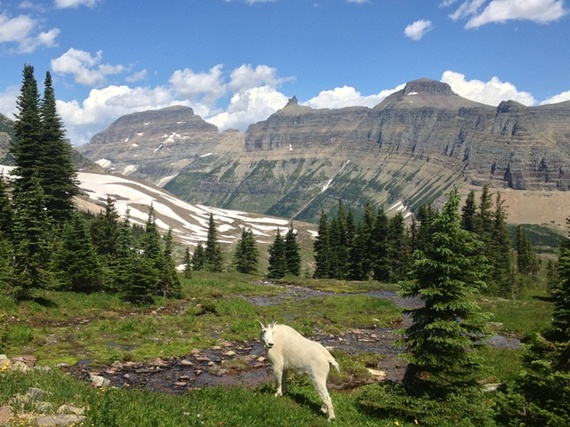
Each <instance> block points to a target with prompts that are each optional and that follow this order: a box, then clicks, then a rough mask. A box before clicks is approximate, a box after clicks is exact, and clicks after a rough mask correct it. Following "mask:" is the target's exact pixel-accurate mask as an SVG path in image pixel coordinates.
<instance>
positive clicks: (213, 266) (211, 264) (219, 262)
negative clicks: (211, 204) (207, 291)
mask: <svg viewBox="0 0 570 427" xmlns="http://www.w3.org/2000/svg"><path fill="white" fill-rule="evenodd" d="M217 239H218V238H217V230H216V224H215V223H214V215H213V214H212V213H210V218H209V220H208V237H207V239H206V248H205V250H204V256H205V260H206V270H208V271H211V272H218V273H219V272H221V271H222V267H223V258H222V249H221V248H220V244H219V243H218V240H217Z"/></svg>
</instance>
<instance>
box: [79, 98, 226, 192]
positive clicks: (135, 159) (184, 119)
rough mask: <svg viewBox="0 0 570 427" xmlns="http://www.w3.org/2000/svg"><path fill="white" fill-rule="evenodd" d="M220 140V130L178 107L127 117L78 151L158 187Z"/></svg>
mask: <svg viewBox="0 0 570 427" xmlns="http://www.w3.org/2000/svg"><path fill="white" fill-rule="evenodd" d="M219 140H220V135H219V133H218V129H217V128H216V126H214V125H211V124H209V123H206V122H205V121H204V120H202V118H201V117H200V116H197V115H195V114H194V112H193V110H192V109H191V108H188V107H181V106H177V107H169V108H164V109H162V110H154V111H144V112H140V113H134V114H129V115H127V116H123V117H121V118H119V119H118V120H116V121H115V122H113V123H112V124H111V125H110V126H109V127H108V128H107V129H105V130H104V131H102V132H100V133H98V134H96V135H94V136H93V138H91V141H90V142H89V144H85V145H83V146H81V147H77V149H78V151H80V152H81V153H82V154H84V155H85V156H87V157H88V158H90V159H92V160H93V161H95V162H97V163H99V164H100V165H101V166H103V167H106V168H108V169H109V170H112V171H114V172H119V173H121V174H124V175H133V176H135V177H139V178H145V179H148V180H149V181H152V182H155V183H156V182H160V180H161V179H163V178H165V177H168V176H170V175H172V174H176V173H178V171H180V169H181V168H182V167H184V166H185V165H187V164H188V163H189V162H191V161H192V159H194V158H195V157H196V156H197V155H200V154H202V153H203V152H204V150H207V149H208V147H210V146H212V144H213V143H217V142H218V141H219Z"/></svg>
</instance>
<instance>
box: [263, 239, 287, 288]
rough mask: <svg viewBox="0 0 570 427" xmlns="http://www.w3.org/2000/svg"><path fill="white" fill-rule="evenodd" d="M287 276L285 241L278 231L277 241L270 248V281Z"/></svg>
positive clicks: (268, 275)
mask: <svg viewBox="0 0 570 427" xmlns="http://www.w3.org/2000/svg"><path fill="white" fill-rule="evenodd" d="M286 274H287V258H285V240H283V237H281V232H280V231H279V229H277V235H276V236H275V240H274V241H273V243H272V244H271V245H270V246H269V273H268V274H267V277H268V278H269V279H280V278H282V277H285V275H286Z"/></svg>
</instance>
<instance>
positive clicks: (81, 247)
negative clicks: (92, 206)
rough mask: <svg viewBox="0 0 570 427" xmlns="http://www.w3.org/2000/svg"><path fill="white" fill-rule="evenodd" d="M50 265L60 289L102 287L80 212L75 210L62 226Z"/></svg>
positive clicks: (83, 289) (89, 290)
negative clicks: (57, 246) (58, 242)
mask: <svg viewBox="0 0 570 427" xmlns="http://www.w3.org/2000/svg"><path fill="white" fill-rule="evenodd" d="M52 268H53V269H54V271H56V272H57V276H58V279H59V282H60V284H61V285H62V287H63V289H65V290H69V291H73V292H83V293H91V292H96V291H99V290H100V289H101V286H102V276H103V271H102V269H101V265H100V263H99V259H98V258H97V253H96V252H95V248H94V247H93V244H92V243H91V238H90V236H89V232H88V229H87V223H86V221H85V219H84V218H83V216H82V215H81V214H80V213H78V212H76V213H74V214H73V215H72V217H71V219H70V221H69V222H67V223H66V224H65V225H64V227H63V233H62V239H61V243H60V246H59V248H58V250H57V251H56V252H55V254H54V256H53V261H52Z"/></svg>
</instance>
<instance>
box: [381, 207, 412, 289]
mask: <svg viewBox="0 0 570 427" xmlns="http://www.w3.org/2000/svg"><path fill="white" fill-rule="evenodd" d="M386 261H387V265H388V266H389V276H388V280H390V281H391V282H397V281H398V280H402V279H403V278H404V275H405V273H406V271H407V270H408V268H409V267H410V263H411V255H410V246H409V238H408V235H407V231H406V226H405V224H404V217H403V216H402V213H401V212H398V213H397V214H396V215H394V216H393V217H392V218H390V220H389V221H388V236H387V254H386Z"/></svg>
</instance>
